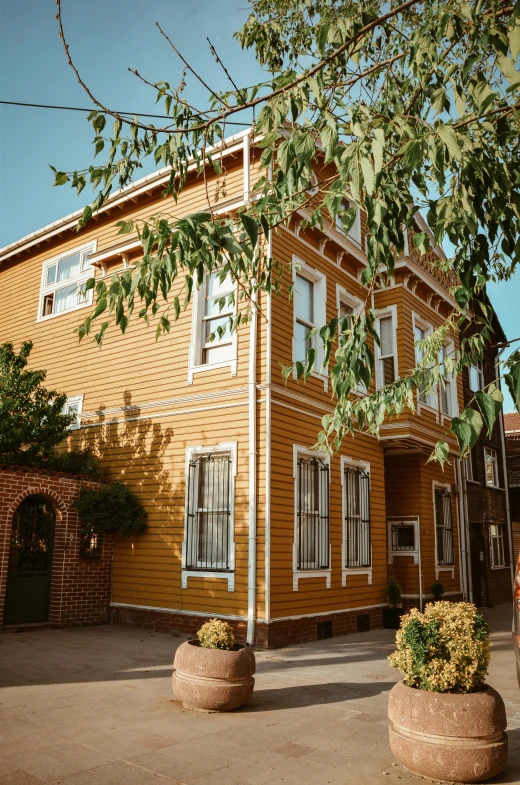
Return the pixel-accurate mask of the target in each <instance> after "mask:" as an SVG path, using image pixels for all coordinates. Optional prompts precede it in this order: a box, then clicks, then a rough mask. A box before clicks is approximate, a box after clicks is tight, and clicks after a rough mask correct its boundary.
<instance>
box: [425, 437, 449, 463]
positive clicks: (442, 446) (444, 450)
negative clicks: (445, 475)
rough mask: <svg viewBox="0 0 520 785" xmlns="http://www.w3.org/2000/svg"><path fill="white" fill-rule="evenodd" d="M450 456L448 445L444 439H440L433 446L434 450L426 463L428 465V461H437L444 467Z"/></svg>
mask: <svg viewBox="0 0 520 785" xmlns="http://www.w3.org/2000/svg"><path fill="white" fill-rule="evenodd" d="M449 455H450V448H449V445H448V443H447V442H446V441H444V439H440V441H438V442H437V444H436V445H435V448H434V450H433V452H432V454H431V455H430V457H429V458H428V460H427V461H426V463H430V461H438V462H439V463H440V464H441V466H444V464H445V463H446V461H447V460H448V458H449Z"/></svg>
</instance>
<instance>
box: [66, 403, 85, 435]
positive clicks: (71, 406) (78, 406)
mask: <svg viewBox="0 0 520 785" xmlns="http://www.w3.org/2000/svg"><path fill="white" fill-rule="evenodd" d="M82 408H83V396H82V395H75V396H74V397H73V398H67V400H66V402H65V406H64V407H63V414H73V415H74V416H75V418H76V419H75V420H74V422H73V423H72V425H69V430H71V431H74V430H77V429H78V428H80V427H81V411H82Z"/></svg>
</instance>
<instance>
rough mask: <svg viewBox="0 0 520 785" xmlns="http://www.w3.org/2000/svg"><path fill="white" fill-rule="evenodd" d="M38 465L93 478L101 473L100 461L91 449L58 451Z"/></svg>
mask: <svg viewBox="0 0 520 785" xmlns="http://www.w3.org/2000/svg"><path fill="white" fill-rule="evenodd" d="M36 465H37V466H39V467H41V468H43V469H45V468H47V469H52V470H53V471H56V472H63V473H64V474H82V475H83V476H85V477H92V478H95V477H99V476H100V474H101V472H100V468H99V461H98V459H97V458H96V456H95V455H94V453H93V452H92V451H91V450H68V451H67V452H56V453H55V454H54V455H51V456H50V457H49V458H47V460H45V461H37V462H36Z"/></svg>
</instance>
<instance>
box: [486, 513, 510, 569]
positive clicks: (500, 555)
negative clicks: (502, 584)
mask: <svg viewBox="0 0 520 785" xmlns="http://www.w3.org/2000/svg"><path fill="white" fill-rule="evenodd" d="M489 553H490V559H491V566H492V567H505V566H506V557H505V552H504V526H503V524H501V523H490V524H489Z"/></svg>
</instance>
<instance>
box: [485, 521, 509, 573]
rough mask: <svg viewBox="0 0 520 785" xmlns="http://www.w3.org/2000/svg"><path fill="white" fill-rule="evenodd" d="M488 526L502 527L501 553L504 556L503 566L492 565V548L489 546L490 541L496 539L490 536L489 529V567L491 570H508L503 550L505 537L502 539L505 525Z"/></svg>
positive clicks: (492, 524)
mask: <svg viewBox="0 0 520 785" xmlns="http://www.w3.org/2000/svg"><path fill="white" fill-rule="evenodd" d="M489 526H490V527H491V526H501V527H502V553H503V554H504V563H503V564H493V563H492V562H493V548H492V545H491V542H492V540H494V539H498V538H495V537H493V536H492V535H491V529H489V566H490V569H492V570H505V569H509V565H508V564H507V559H506V548H505V537H504V530H505V524H503V523H491V522H490V523H489Z"/></svg>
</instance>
